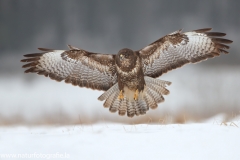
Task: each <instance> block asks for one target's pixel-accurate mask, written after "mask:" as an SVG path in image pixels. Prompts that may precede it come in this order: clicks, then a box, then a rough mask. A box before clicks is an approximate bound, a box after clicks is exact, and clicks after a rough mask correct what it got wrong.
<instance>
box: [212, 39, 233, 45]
mask: <svg viewBox="0 0 240 160" xmlns="http://www.w3.org/2000/svg"><path fill="white" fill-rule="evenodd" d="M212 41H213V42H216V43H226V44H230V43H232V42H233V41H231V40H228V39H224V38H212Z"/></svg>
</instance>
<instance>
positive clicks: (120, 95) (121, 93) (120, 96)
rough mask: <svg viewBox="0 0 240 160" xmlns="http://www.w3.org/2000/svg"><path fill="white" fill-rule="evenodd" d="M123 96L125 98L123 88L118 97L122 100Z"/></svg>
mask: <svg viewBox="0 0 240 160" xmlns="http://www.w3.org/2000/svg"><path fill="white" fill-rule="evenodd" d="M123 98H124V96H123V91H122V90H121V91H120V93H119V95H118V99H120V100H122V99H123Z"/></svg>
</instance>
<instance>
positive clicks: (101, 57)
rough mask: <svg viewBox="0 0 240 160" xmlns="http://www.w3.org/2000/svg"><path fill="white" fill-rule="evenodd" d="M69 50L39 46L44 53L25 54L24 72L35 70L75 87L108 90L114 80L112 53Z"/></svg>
mask: <svg viewBox="0 0 240 160" xmlns="http://www.w3.org/2000/svg"><path fill="white" fill-rule="evenodd" d="M69 48H70V50H69V51H64V50H52V49H45V48H39V50H41V51H44V52H43V53H33V54H27V55H24V56H25V57H27V58H26V59H23V60H21V61H22V62H27V64H25V65H23V68H27V70H26V71H25V73H29V72H35V73H37V74H39V75H45V76H46V77H50V78H51V79H54V80H57V81H62V80H65V82H66V83H71V84H73V85H75V86H80V87H87V88H92V89H97V90H104V91H105V90H108V89H109V88H110V87H111V86H113V85H114V84H115V83H116V82H117V75H116V69H115V60H114V58H115V57H114V56H115V55H111V54H98V53H91V52H87V51H85V50H82V49H78V48H76V47H72V46H70V47H69Z"/></svg>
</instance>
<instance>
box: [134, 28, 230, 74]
mask: <svg viewBox="0 0 240 160" xmlns="http://www.w3.org/2000/svg"><path fill="white" fill-rule="evenodd" d="M210 30H211V28H204V29H199V30H194V31H191V32H185V33H181V30H178V31H175V32H173V33H171V34H169V35H166V36H164V37H162V38H160V39H159V40H157V41H155V42H153V43H151V44H150V45H148V46H147V47H145V48H143V49H141V50H139V51H137V53H138V54H139V56H140V57H141V60H142V66H143V71H144V75H145V76H150V77H153V78H155V77H159V76H161V75H162V74H163V73H166V72H168V71H170V70H172V69H175V68H178V67H181V66H183V65H184V64H187V63H196V62H200V61H203V60H206V59H208V58H212V57H215V56H219V55H220V53H225V54H227V53H228V52H227V51H226V49H229V46H227V45H226V44H230V43H232V41H231V40H228V39H224V38H219V37H223V36H225V35H226V34H225V33H220V32H209V31H210Z"/></svg>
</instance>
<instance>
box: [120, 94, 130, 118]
mask: <svg viewBox="0 0 240 160" xmlns="http://www.w3.org/2000/svg"><path fill="white" fill-rule="evenodd" d="M127 107H128V99H127V98H126V97H124V99H123V100H122V101H121V103H120V104H119V108H118V114H119V115H120V116H124V115H125V114H126V112H127Z"/></svg>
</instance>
